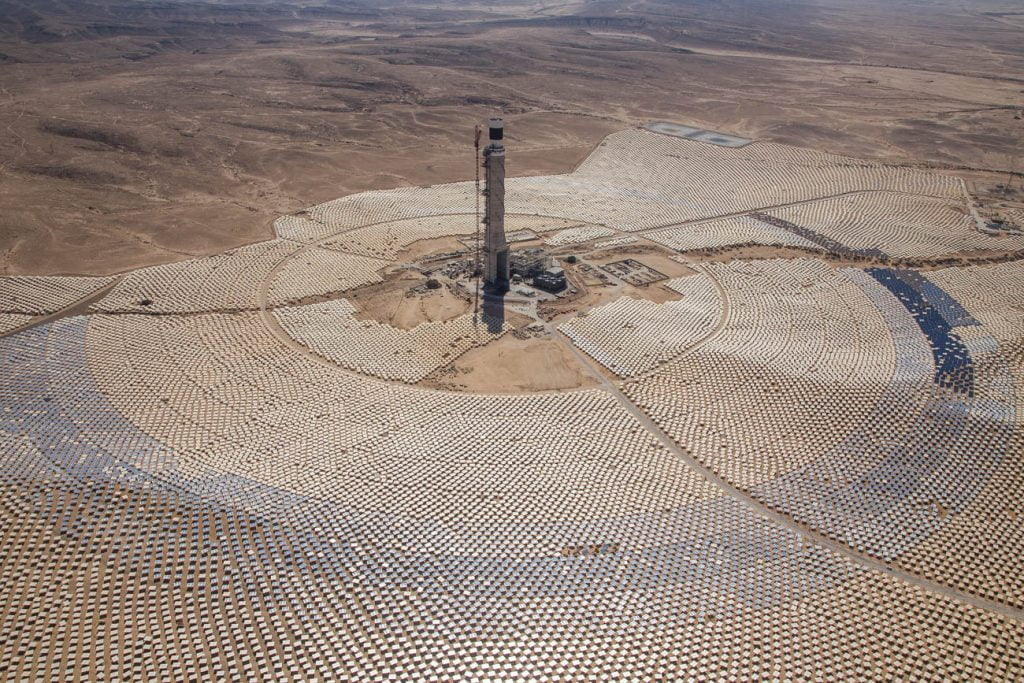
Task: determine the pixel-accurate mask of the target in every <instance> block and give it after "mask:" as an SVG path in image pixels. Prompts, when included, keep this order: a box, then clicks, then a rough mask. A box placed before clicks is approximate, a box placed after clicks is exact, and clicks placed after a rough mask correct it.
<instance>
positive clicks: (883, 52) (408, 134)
mask: <svg viewBox="0 0 1024 683" xmlns="http://www.w3.org/2000/svg"><path fill="white" fill-rule="evenodd" d="M0 10H2V11H0V119H2V121H3V122H4V123H3V128H4V133H3V135H2V136H0V205H2V206H3V209H4V210H3V212H2V215H0V247H2V251H0V273H5V274H40V275H42V274H91V275H100V274H111V273H117V272H123V271H125V270H128V269H131V268H135V267H139V266H144V265H152V264H156V263H165V262H168V261H173V260H181V259H185V258H189V257H191V256H197V255H209V254H214V253H217V252H219V251H222V250H223V249H226V248H229V247H233V246H240V245H243V244H247V243H251V242H254V241H259V240H262V239H267V238H268V237H270V236H271V235H272V230H271V223H272V222H273V220H274V218H276V217H277V216H279V215H281V214H285V213H291V212H293V211H297V210H299V209H301V208H302V207H305V206H309V205H311V204H315V203H317V202H320V201H325V200H328V199H332V198H334V197H339V196H342V195H345V194H348V193H352V192H358V191H362V190H368V189H380V188H388V187H395V186H401V185H421V184H434V183H442V182H450V181H454V180H465V179H467V178H471V177H472V175H473V156H472V148H471V142H472V135H473V126H474V125H475V124H476V123H477V122H479V121H481V120H482V119H484V118H486V116H488V115H491V114H493V113H494V112H495V111H499V110H500V111H502V112H503V113H504V115H505V117H506V118H507V119H508V120H509V122H510V128H509V129H510V131H513V132H512V133H511V135H512V136H513V140H514V143H515V145H516V148H517V154H516V155H515V157H514V158H513V159H512V161H511V162H510V167H509V173H510V174H512V175H533V174H538V173H560V172H567V171H570V170H571V169H572V168H573V167H574V165H575V164H577V163H578V162H579V161H580V160H581V159H583V158H584V157H585V156H586V154H587V153H588V152H589V150H590V149H591V148H592V147H593V145H595V144H596V143H597V142H598V141H599V140H600V139H601V138H603V137H604V136H605V135H607V134H608V133H610V132H612V131H614V130H618V129H621V128H622V127H624V126H629V125H635V124H638V123H643V122H646V121H648V120H659V119H663V120H670V121H678V122H681V123H687V124H690V125H696V126H697V127H703V128H710V129H713V130H723V131H728V132H731V133H735V134H738V135H742V136H745V137H749V138H754V139H759V140H768V141H775V142H782V143H788V144H794V145H798V146H804V147H808V148H814V149H821V150H825V151H830V152H836V153H841V154H850V155H854V156H858V157H867V158H878V159H884V160H886V161H888V162H891V163H899V164H908V165H914V166H926V167H933V168H952V169H956V170H957V172H958V173H961V174H962V175H964V177H965V178H966V179H967V180H968V181H969V182H971V183H972V185H973V187H974V189H976V190H977V191H978V192H979V194H981V195H983V198H987V199H989V200H990V201H991V203H992V204H993V205H995V204H998V203H1000V202H1003V201H1006V200H1014V201H1015V202H1016V205H1017V206H1019V205H1020V200H1021V199H1022V194H1021V193H1022V192H1024V190H1021V189H1020V188H1021V181H1022V179H1021V176H1020V175H1019V173H1020V172H1021V171H1022V170H1024V169H1022V168H1021V165H1022V164H1024V160H1021V159H1020V158H1019V157H1020V150H1021V148H1022V146H1024V145H1022V142H1024V137H1022V135H1024V133H1022V128H1024V122H1022V121H1021V119H1020V111H1021V109H1022V108H1024V78H1022V77H1021V74H1022V73H1024V54H1022V48H1021V41H1020V31H1021V27H1022V25H1024V15H1022V14H1020V8H1019V6H1018V5H1017V4H1016V3H1013V2H997V1H993V2H989V1H985V2H975V3H970V4H964V3H953V2H927V3H921V2H896V3H892V2H873V1H871V2H855V3H854V2H847V1H843V0H823V1H818V2H804V1H800V2H788V3H781V4H780V3H777V2H769V1H767V0H766V1H763V2H758V1H749V2H695V3H678V2H644V1H641V2H629V3H620V2H564V3H551V2H522V3H516V2H513V3H500V4H490V3H481V4H472V3H398V2H395V3H387V2H384V3H377V2H345V3H340V2H312V3H304V4H302V5H300V6H295V7H290V8H289V9H287V10H285V9H283V8H282V7H281V6H280V5H279V3H270V2H263V3H260V2H256V3H246V4H238V3H232V2H208V3H207V2H174V3H170V4H161V5H156V4H145V3H143V4H140V3H135V2H131V3H129V2H120V1H118V0H114V1H112V2H94V1H89V2H74V3H72V2H60V1H57V2H52V3H48V4H46V5H26V4H25V3H18V2H4V3H2V4H0ZM1008 181H1009V182H1010V183H1012V184H1013V189H1012V190H1011V191H1010V192H1005V191H1004V190H1003V189H1002V188H1001V187H998V186H1003V185H1006V184H1007V182H1008Z"/></svg>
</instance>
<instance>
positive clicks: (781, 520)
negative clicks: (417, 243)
mask: <svg viewBox="0 0 1024 683" xmlns="http://www.w3.org/2000/svg"><path fill="white" fill-rule="evenodd" d="M861 192H870V190H855V191H851V192H839V193H835V194H831V195H825V196H823V197H818V198H815V199H809V200H801V201H798V202H791V203H786V204H776V205H773V206H767V207H761V208H758V209H748V210H745V211H738V212H734V213H728V214H722V215H720V216H714V217H710V218H700V219H695V220H692V221H683V222H680V223H672V224H670V225H663V226H659V227H656V228H649V229H648V230H645V231H644V232H647V231H650V230H661V229H666V228H670V227H675V226H677V225H689V224H693V223H702V222H706V221H713V220H718V219H720V218H728V217H731V216H740V215H746V214H748V213H750V212H751V211H764V210H770V209H776V208H781V207H786V206H798V205H801V204H809V203H811V202H817V201H822V200H823V199H829V198H831V197H843V196H848V195H854V194H860V193H861ZM899 194H907V195H913V194H915V193H906V192H901V193H899ZM921 196H929V195H921ZM466 213H467V212H453V213H447V214H435V215H441V216H445V215H448V216H454V215H466ZM432 217H433V215H432ZM551 217H552V218H563V219H564V218H566V217H559V216H551ZM569 220H575V219H571V218H569ZM391 222H394V221H391V220H388V221H380V222H378V223H371V224H368V225H360V226H356V227H353V228H349V229H348V230H341V231H338V232H336V233H332V234H331V235H330V236H329V238H324V239H321V240H317V241H316V242H313V243H305V242H304V243H303V244H305V245H306V249H302V250H300V251H298V252H295V253H294V254H291V255H289V256H288V257H286V258H284V259H282V261H281V262H280V263H278V264H277V265H276V266H275V267H274V268H273V269H272V270H271V271H270V272H269V273H268V274H267V277H266V278H265V279H264V281H263V283H262V284H261V285H260V289H259V291H258V292H257V305H258V309H259V312H260V317H261V319H262V320H263V322H264V324H265V325H266V326H267V328H268V329H269V330H270V331H271V333H272V334H274V336H276V337H277V338H278V339H279V340H281V341H282V342H283V343H284V344H286V345H287V346H288V347H289V348H291V349H293V350H295V351H297V352H298V353H300V354H302V355H303V356H305V357H307V358H310V359H311V360H314V361H316V362H318V363H321V364H323V365H328V366H330V367H333V368H335V369H339V370H342V371H343V372H350V373H351V374H360V373H357V372H354V371H350V370H346V369H345V368H342V367H341V366H339V365H337V364H336V363H334V362H332V361H330V360H328V359H327V358H324V357H323V356H320V355H319V354H317V353H315V352H313V351H311V350H310V349H308V348H307V347H305V346H303V345H302V344H300V343H299V342H298V341H296V340H295V339H293V338H292V337H290V336H289V335H288V334H287V332H285V330H284V329H283V328H282V327H281V326H280V324H278V322H277V320H276V319H274V316H273V315H271V314H270V311H269V309H268V308H267V293H268V289H269V287H270V283H271V282H272V281H273V279H274V278H275V277H276V275H277V273H278V272H279V271H280V270H281V268H283V267H284V264H285V263H287V262H288V261H289V260H290V259H291V258H293V257H295V256H296V255H297V254H300V253H302V252H303V251H306V250H308V249H313V248H316V247H317V245H319V244H320V243H321V242H324V241H326V240H327V239H331V238H334V237H337V236H338V235H340V234H343V233H345V232H350V231H352V230H357V229H361V228H365V227H369V226H371V225H383V224H385V223H391ZM589 222H590V221H588V223H589ZM605 227H607V226H605ZM615 232H616V233H617V234H627V235H628V234H635V233H636V232H638V231H633V232H632V233H631V232H626V231H621V230H616V231H615ZM292 241H295V240H292ZM712 281H713V282H714V285H715V287H716V289H717V291H718V293H719V295H720V297H721V301H722V312H721V316H720V319H719V322H718V325H717V326H716V327H715V329H714V330H712V331H711V332H710V333H709V334H707V335H705V336H704V337H702V338H701V339H699V340H697V341H696V342H695V343H693V344H692V345H690V346H689V347H687V348H686V349H684V350H682V351H681V352H680V353H679V354H676V356H674V358H678V357H680V356H682V355H684V354H686V353H689V352H691V351H693V350H694V349H695V348H697V347H699V346H700V345H702V344H704V343H706V342H707V341H709V340H710V339H713V338H714V337H716V336H717V335H718V334H720V333H721V332H722V330H723V329H724V328H725V325H726V322H727V320H728V315H729V298H728V296H727V294H726V292H725V291H724V289H723V288H722V287H721V285H720V284H719V283H718V281H717V280H714V278H712ZM545 328H546V329H547V331H548V332H549V333H550V334H551V336H552V337H553V338H554V339H555V340H557V341H558V343H559V344H561V345H562V346H564V347H565V348H566V349H567V350H568V351H569V352H570V353H571V354H572V355H573V356H574V357H575V358H576V359H577V360H578V361H579V362H580V363H581V364H582V365H583V367H584V368H585V369H586V370H587V372H588V373H589V374H591V375H592V376H593V377H594V378H595V379H596V380H597V381H598V382H599V386H600V387H601V388H602V389H603V390H605V391H607V392H608V393H609V394H611V395H612V397H613V398H615V400H616V401H617V402H618V403H619V404H620V405H621V406H622V407H623V408H624V409H626V410H627V411H629V413H630V414H631V415H633V416H634V417H635V418H636V419H637V420H638V421H639V422H640V424H641V425H643V427H644V428H645V429H646V430H647V431H648V432H649V433H650V434H651V435H652V436H653V437H654V438H655V439H657V440H658V442H659V443H660V444H661V445H662V446H663V447H665V448H666V449H667V450H668V451H669V452H671V453H672V454H674V455H675V456H676V457H678V458H680V459H681V460H682V461H683V462H684V463H686V465H687V466H689V467H690V468H691V469H693V470H694V471H695V472H697V473H699V474H700V475H702V476H703V477H704V478H705V479H707V480H708V481H710V482H711V483H712V484H714V485H715V486H716V487H718V489H719V490H721V491H722V492H723V493H725V494H726V495H728V496H731V497H732V498H734V499H735V500H737V501H739V502H740V503H742V504H744V505H745V506H746V507H747V508H749V509H750V510H751V511H752V512H753V513H754V514H756V515H758V516H759V517H762V518H764V519H769V520H771V521H773V522H774V523H776V524H779V525H781V526H783V527H785V528H787V529H789V530H791V531H793V532H795V533H797V534H801V535H803V536H804V537H806V538H809V539H811V540H813V541H814V542H815V543H817V544H818V545H821V546H823V547H825V548H828V549H829V550H831V551H833V552H835V553H837V554H838V555H841V556H842V557H844V558H846V559H848V560H850V561H851V562H854V563H856V564H858V565H860V566H862V567H866V568H868V569H872V570H875V571H878V572H882V573H884V574H888V575H890V576H893V577H896V578H898V579H900V580H902V581H904V582H905V583H908V584H911V585H913V586H917V587H919V588H922V589H924V590H927V591H930V592H933V593H938V594H940V595H943V596H946V597H949V598H952V599H955V600H959V601H961V602H964V603H967V604H969V605H972V606H974V607H977V608H980V609H984V610H988V611H991V612H996V613H998V614H1001V615H1003V616H1006V617H1009V618H1011V619H1016V620H1018V621H1024V610H1021V609H1017V608H1014V607H1011V606H1009V605H1005V604H1003V603H1000V602H996V601H994V600H988V599H986V598H982V597H979V596H977V595H973V594H970V593H966V592H963V591H960V590H957V589H955V588H952V587H950V586H947V585H945V584H942V583H938V582H936V581H932V580H930V579H927V578H925V577H922V576H920V575H918V574H914V573H912V572H909V571H905V570H902V569H899V568H896V567H893V566H892V565H890V564H887V563H886V562H883V561H882V560H878V559H875V558H873V557H870V556H868V555H864V554H861V553H858V552H856V551H855V550H853V549H852V548H850V547H849V546H847V545H846V544H844V543H841V542H839V541H836V540H833V539H831V538H829V537H828V536H825V535H824V534H822V533H820V532H817V531H815V530H813V529H811V528H810V527H808V526H806V525H804V524H801V523H799V522H797V521H795V520H794V519H793V518H791V517H789V516H787V515H785V514H782V513H780V512H777V511H775V510H772V509H771V508H769V507H767V506H766V505H764V504H763V503H761V502H760V501H758V500H757V499H756V498H754V497H753V496H751V495H749V494H748V493H746V492H745V491H743V490H742V489H739V488H737V487H736V486H733V485H732V484H731V483H730V482H729V481H727V480H726V479H724V478H723V477H721V476H719V475H718V474H717V473H715V472H714V470H712V469H710V468H708V467H706V466H705V465H703V464H702V463H701V462H700V461H698V460H697V459H696V458H694V457H693V456H692V455H691V454H690V453H689V452H687V451H686V450H685V449H683V448H682V447H680V446H679V444H677V443H676V442H675V441H673V440H672V438H671V437H670V436H669V435H668V434H667V433H666V432H665V431H664V430H662V429H661V427H659V426H658V425H657V424H656V423H655V422H654V421H653V420H652V419H651V418H650V417H649V416H648V415H647V413H645V412H644V411H643V410H642V409H641V408H640V407H638V406H637V405H636V404H635V403H633V402H632V401H631V400H630V399H629V398H628V397H627V396H626V395H625V394H624V393H623V392H622V391H621V389H620V388H619V384H616V383H615V382H613V381H612V380H610V379H609V378H608V377H607V376H606V375H605V374H604V373H603V372H602V371H601V370H600V369H599V368H597V367H596V366H595V365H594V363H593V361H592V360H591V359H590V358H589V357H588V356H587V355H586V354H585V353H583V352H581V351H580V350H579V349H577V348H576V346H575V345H574V344H573V343H572V342H571V341H569V340H568V339H567V338H566V337H565V336H564V335H562V334H561V333H560V332H558V330H557V328H556V326H555V324H554V323H553V322H549V323H547V324H546V326H545ZM370 381H378V382H386V383H393V384H402V385H403V386H406V387H408V386H410V385H408V384H406V383H403V382H399V381H397V380H384V379H380V378H376V377H374V378H372V379H371V380H370ZM628 381H630V380H625V381H623V382H621V384H625V383H626V382H628ZM420 388H421V389H422V387H420ZM423 390H424V391H440V392H441V393H458V392H450V391H443V390H438V389H423ZM538 393H542V392H538Z"/></svg>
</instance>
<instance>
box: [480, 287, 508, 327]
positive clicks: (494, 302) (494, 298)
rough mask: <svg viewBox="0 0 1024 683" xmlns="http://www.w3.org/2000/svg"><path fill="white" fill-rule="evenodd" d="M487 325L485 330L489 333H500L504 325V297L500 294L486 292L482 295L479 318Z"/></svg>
mask: <svg viewBox="0 0 1024 683" xmlns="http://www.w3.org/2000/svg"><path fill="white" fill-rule="evenodd" d="M480 322H482V323H483V324H484V325H487V331H488V332H490V333H491V334H501V330H502V328H503V327H504V326H505V297H504V296H502V295H500V294H486V295H484V297H483V306H482V307H481V309H480V320H479V321H478V323H480Z"/></svg>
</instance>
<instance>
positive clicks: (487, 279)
mask: <svg viewBox="0 0 1024 683" xmlns="http://www.w3.org/2000/svg"><path fill="white" fill-rule="evenodd" d="M488 127H489V129H490V144H488V145H487V147H486V148H485V149H484V169H485V178H486V182H487V187H486V189H485V190H484V192H485V195H486V198H487V205H486V208H485V211H484V225H485V226H486V230H485V232H484V258H485V262H484V288H485V289H486V290H487V291H489V292H492V293H494V294H504V293H505V292H507V291H508V286H509V258H508V242H507V241H506V240H505V144H504V142H502V140H503V138H504V137H505V122H504V121H502V120H501V119H491V120H490V122H489V126H488Z"/></svg>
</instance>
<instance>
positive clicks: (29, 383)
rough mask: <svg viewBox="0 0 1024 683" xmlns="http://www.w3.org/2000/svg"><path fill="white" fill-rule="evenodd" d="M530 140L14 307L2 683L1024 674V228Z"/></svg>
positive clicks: (752, 157) (681, 152) (928, 192)
mask: <svg viewBox="0 0 1024 683" xmlns="http://www.w3.org/2000/svg"><path fill="white" fill-rule="evenodd" d="M518 140H519V138H517V132H516V128H515V124H514V118H511V117H510V118H509V119H508V120H507V121H505V120H503V119H500V118H494V119H491V120H489V121H482V122H481V125H480V126H479V128H478V131H477V137H476V140H475V141H472V140H471V141H467V144H466V148H465V150H463V151H462V152H460V153H462V154H463V156H464V157H465V168H466V172H465V174H464V177H465V178H466V180H464V181H462V182H455V183H450V184H438V185H432V186H406V187H399V188H396V189H390V190H374V191H367V192H361V193H356V194H349V195H347V196H343V197H341V198H339V199H336V200H333V201H328V202H326V203H321V204H317V205H315V206H311V207H309V208H308V209H306V210H304V211H300V212H297V213H294V214H291V215H284V216H281V217H280V218H278V219H277V220H276V221H275V222H274V234H275V236H274V238H273V239H269V240H266V241H262V242H258V243H253V244H249V245H247V246H242V247H239V248H236V249H232V250H228V251H224V252H222V253H219V254H216V255H213V256H209V257H201V258H191V259H187V260H181V261H178V262H174V263H169V264H165V265H156V266H151V267H145V268H141V269H136V270H131V271H128V272H124V273H120V274H116V275H111V276H104V277H84V276H12V277H5V278H2V279H0V332H2V336H0V395H2V412H0V483H2V486H0V510H2V512H0V535H2V539H3V555H2V558H0V587H2V591H0V602H2V603H3V605H4V609H3V610H2V611H0V615H2V620H3V623H2V625H0V633H2V634H3V641H5V642H3V643H0V651H2V652H3V653H4V657H3V658H2V667H3V668H2V669H0V679H2V680H11V681H15V680H18V681H28V680H67V679H71V678H74V679H80V680H111V681H113V680H120V681H128V680H173V681H215V680H230V681H251V680H284V679H292V680H354V679H358V680H374V681H384V680H387V681H412V680H436V681H448V680H457V679H458V680H467V679H469V680H560V681H570V680H595V681H614V680H624V679H630V680H650V681H660V680H685V679H692V680H735V681H755V680H765V679H776V680H817V679H821V680H837V679H852V680H865V679H886V680H943V681H945V680H980V679H985V680H1020V679H1022V678H1024V560H1022V558H1024V424H1022V423H1024V301H1022V298H1021V293H1022V292H1024V261H1022V260H1021V258H1022V256H1024V232H1022V229H1024V214H1021V213H1016V212H1015V210H1008V211H1007V212H1005V214H1004V216H1003V217H1001V218H1000V220H998V221H995V220H992V219H991V217H990V216H987V215H985V212H984V207H981V206H979V204H978V202H977V201H976V198H975V197H974V196H972V194H971V193H970V192H969V191H968V188H967V185H966V184H965V183H964V182H963V180H962V179H961V178H960V177H958V175H957V173H956V172H955V171H954V170H942V169H927V170H926V169H921V168H915V167H911V166H907V165H886V164H885V163H883V162H882V161H867V160H860V159H857V158H852V157H848V156H838V155H835V154H831V153H825V152H819V151H815V150H813V149H808V148H800V147H793V146H788V145H783V144H777V143H770V142H763V141H759V140H757V139H746V138H743V137H739V136H736V135H732V134H729V133H725V132H718V131H709V130H703V129H699V128H696V127H692V126H687V125H684V123H683V122H673V121H651V122H650V123H648V124H647V125H645V126H637V127H632V128H623V129H622V130H619V131H618V132H614V133H612V134H610V135H608V136H607V137H605V138H604V139H603V140H602V141H601V142H600V143H599V144H597V146H596V147H595V148H594V149H593V150H592V151H591V152H590V154H589V156H586V158H585V159H584V160H583V161H582V162H581V163H580V164H578V166H577V167H576V168H575V170H573V171H572V172H570V173H566V174H561V175H546V176H543V175H542V176H523V175H517V173H516V145H517V141H518ZM471 160H472V161H471ZM471 164H472V165H471ZM474 169H475V171H476V178H474V176H473V174H474ZM196 614H201V615H203V618H202V619H196V618H194V615H196ZM69 633H73V634H77V635H76V636H75V637H67V634H69Z"/></svg>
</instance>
